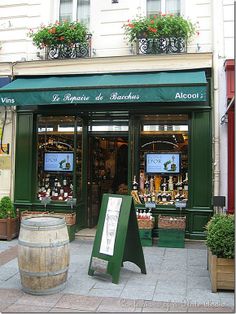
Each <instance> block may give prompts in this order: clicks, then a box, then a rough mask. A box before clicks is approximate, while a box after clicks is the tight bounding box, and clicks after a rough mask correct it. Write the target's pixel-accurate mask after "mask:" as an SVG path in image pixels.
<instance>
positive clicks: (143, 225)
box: [138, 219, 154, 229]
mask: <svg viewBox="0 0 236 314" xmlns="http://www.w3.org/2000/svg"><path fill="white" fill-rule="evenodd" d="M138 227H139V229H153V227H154V221H153V220H150V219H138Z"/></svg>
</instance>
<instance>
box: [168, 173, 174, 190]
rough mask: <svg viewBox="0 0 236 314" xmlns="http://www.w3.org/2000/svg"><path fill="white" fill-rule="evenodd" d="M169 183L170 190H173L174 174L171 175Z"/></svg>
mask: <svg viewBox="0 0 236 314" xmlns="http://www.w3.org/2000/svg"><path fill="white" fill-rule="evenodd" d="M168 183H169V191H173V177H172V176H170V177H169V181H168Z"/></svg>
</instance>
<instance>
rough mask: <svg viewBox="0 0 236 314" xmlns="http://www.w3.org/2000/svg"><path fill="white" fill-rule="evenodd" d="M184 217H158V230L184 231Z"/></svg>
mask: <svg viewBox="0 0 236 314" xmlns="http://www.w3.org/2000/svg"><path fill="white" fill-rule="evenodd" d="M185 227H186V217H175V216H162V215H159V216H158V228H162V229H180V230H185Z"/></svg>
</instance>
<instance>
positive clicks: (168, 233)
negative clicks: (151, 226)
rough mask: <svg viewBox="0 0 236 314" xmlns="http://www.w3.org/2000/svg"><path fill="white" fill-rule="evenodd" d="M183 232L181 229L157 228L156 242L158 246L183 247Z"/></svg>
mask: <svg viewBox="0 0 236 314" xmlns="http://www.w3.org/2000/svg"><path fill="white" fill-rule="evenodd" d="M184 236H185V232H184V230H181V229H158V242H157V246H159V247H169V248H184V247H185V242H184Z"/></svg>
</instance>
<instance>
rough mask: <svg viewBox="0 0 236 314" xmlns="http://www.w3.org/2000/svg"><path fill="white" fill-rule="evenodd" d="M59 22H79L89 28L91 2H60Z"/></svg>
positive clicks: (83, 0) (67, 0)
mask: <svg viewBox="0 0 236 314" xmlns="http://www.w3.org/2000/svg"><path fill="white" fill-rule="evenodd" d="M59 20H60V21H62V20H67V21H70V22H71V21H76V20H78V21H80V22H83V23H84V24H85V25H87V26H88V27H89V21H90V0H60V13H59Z"/></svg>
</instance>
